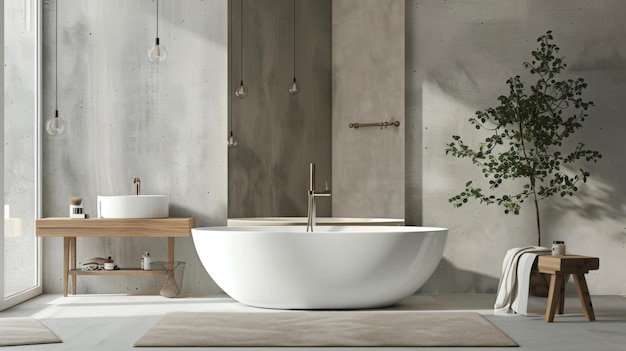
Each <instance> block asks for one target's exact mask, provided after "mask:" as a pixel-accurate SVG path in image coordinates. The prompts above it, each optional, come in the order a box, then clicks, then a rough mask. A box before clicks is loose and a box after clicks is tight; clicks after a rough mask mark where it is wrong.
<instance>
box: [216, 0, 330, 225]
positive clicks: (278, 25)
mask: <svg viewBox="0 0 626 351" xmlns="http://www.w3.org/2000/svg"><path fill="white" fill-rule="evenodd" d="M330 3H331V2H330V0H324V1H320V0H298V1H297V6H296V9H295V10H296V13H295V25H296V26H295V35H296V37H295V48H296V50H295V70H296V79H297V82H298V85H299V88H300V93H299V94H298V95H290V94H289V93H288V90H287V87H288V85H289V83H291V82H292V80H293V77H294V58H293V57H294V56H293V55H294V7H293V5H294V1H293V0H263V1H243V10H244V11H243V34H244V36H243V54H244V56H243V67H242V66H241V64H242V62H241V24H242V22H241V21H242V17H241V8H240V7H241V3H240V2H239V1H233V2H232V8H233V13H232V26H231V29H232V30H231V36H230V37H231V47H232V50H231V55H230V65H231V66H230V68H231V79H230V82H231V87H230V88H229V99H230V100H231V101H230V103H231V113H232V130H233V133H234V135H235V138H236V139H237V141H238V145H237V146H236V147H233V148H229V149H228V216H229V217H233V218H236V217H267V216H306V213H307V195H306V192H307V189H308V184H309V183H308V181H309V162H314V163H315V164H316V176H317V183H318V187H323V186H324V181H325V180H328V182H329V186H330V185H332V184H331V111H330V109H331V107H330V106H331V73H330V72H331V45H330V40H331V23H330V20H331V7H330ZM242 69H243V77H242V74H241V73H242ZM242 78H243V80H244V84H245V85H246V86H247V87H248V91H249V93H248V96H247V97H245V98H243V99H240V98H237V97H234V94H233V92H234V90H235V88H236V87H238V86H239V84H240V81H241V79H242ZM330 208H331V202H330V201H325V200H322V201H319V205H318V214H319V215H320V216H330Z"/></svg>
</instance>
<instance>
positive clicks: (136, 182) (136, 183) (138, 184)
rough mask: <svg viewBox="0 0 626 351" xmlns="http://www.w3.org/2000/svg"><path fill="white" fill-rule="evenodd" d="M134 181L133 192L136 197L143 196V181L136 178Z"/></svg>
mask: <svg viewBox="0 0 626 351" xmlns="http://www.w3.org/2000/svg"><path fill="white" fill-rule="evenodd" d="M132 181H133V192H134V193H135V195H140V194H141V179H139V178H137V177H134V178H133V179H132Z"/></svg>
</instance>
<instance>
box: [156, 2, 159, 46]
mask: <svg viewBox="0 0 626 351" xmlns="http://www.w3.org/2000/svg"><path fill="white" fill-rule="evenodd" d="M156 37H157V38H158V37H159V0H156Z"/></svg>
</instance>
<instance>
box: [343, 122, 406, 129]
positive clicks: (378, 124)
mask: <svg viewBox="0 0 626 351" xmlns="http://www.w3.org/2000/svg"><path fill="white" fill-rule="evenodd" d="M388 126H393V127H399V126H400V121H384V122H375V123H350V124H349V125H348V127H350V128H354V129H357V128H361V127H380V129H383V128H387V127H388Z"/></svg>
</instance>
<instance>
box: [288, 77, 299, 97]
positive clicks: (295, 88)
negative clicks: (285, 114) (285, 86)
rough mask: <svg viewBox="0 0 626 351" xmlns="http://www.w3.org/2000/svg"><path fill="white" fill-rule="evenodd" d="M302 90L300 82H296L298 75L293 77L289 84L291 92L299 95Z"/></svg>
mask: <svg viewBox="0 0 626 351" xmlns="http://www.w3.org/2000/svg"><path fill="white" fill-rule="evenodd" d="M298 92H300V90H299V89H298V83H296V77H293V82H291V83H290V84H289V94H290V95H297V94H298Z"/></svg>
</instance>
